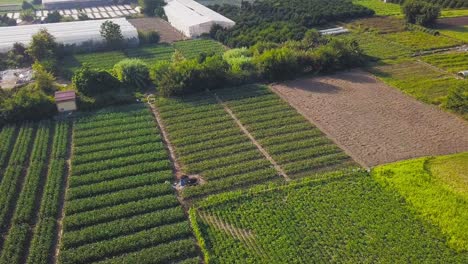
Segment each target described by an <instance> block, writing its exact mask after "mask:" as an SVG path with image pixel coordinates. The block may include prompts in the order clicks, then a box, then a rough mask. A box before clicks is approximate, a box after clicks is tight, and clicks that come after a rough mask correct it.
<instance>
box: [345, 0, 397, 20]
mask: <svg viewBox="0 0 468 264" xmlns="http://www.w3.org/2000/svg"><path fill="white" fill-rule="evenodd" d="M353 3H354V4H356V5H362V6H365V7H367V8H369V9H372V10H374V11H375V14H376V15H378V16H398V15H401V6H400V5H398V4H392V3H384V2H382V1H380V0H353Z"/></svg>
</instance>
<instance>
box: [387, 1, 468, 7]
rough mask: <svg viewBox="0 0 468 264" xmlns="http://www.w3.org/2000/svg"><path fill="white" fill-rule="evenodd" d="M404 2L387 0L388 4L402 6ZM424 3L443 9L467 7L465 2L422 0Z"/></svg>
mask: <svg viewBox="0 0 468 264" xmlns="http://www.w3.org/2000/svg"><path fill="white" fill-rule="evenodd" d="M405 1H406V0H387V2H389V3H394V4H403V3H405ZM423 1H424V2H426V3H431V4H434V5H438V6H441V7H443V8H465V7H468V1H466V0H423Z"/></svg>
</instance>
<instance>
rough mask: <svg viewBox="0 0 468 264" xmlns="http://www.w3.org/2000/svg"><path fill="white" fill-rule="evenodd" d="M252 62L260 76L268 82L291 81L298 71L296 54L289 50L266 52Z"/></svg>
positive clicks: (280, 49) (279, 49)
mask: <svg viewBox="0 0 468 264" xmlns="http://www.w3.org/2000/svg"><path fill="white" fill-rule="evenodd" d="M254 61H255V64H256V65H257V69H258V71H259V72H260V74H261V75H262V76H263V77H265V78H266V79H268V80H285V79H291V78H293V77H294V76H296V74H297V73H298V70H299V65H298V58H297V56H296V53H295V52H294V51H293V50H291V49H289V48H277V49H271V50H267V51H265V52H264V53H262V54H261V55H258V56H257V57H255V58H254Z"/></svg>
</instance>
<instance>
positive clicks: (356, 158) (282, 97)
mask: <svg viewBox="0 0 468 264" xmlns="http://www.w3.org/2000/svg"><path fill="white" fill-rule="evenodd" d="M268 88H269V89H270V90H271V91H272V92H274V93H275V94H276V95H278V96H279V97H280V98H281V100H283V101H284V102H286V103H287V104H288V105H289V106H291V107H292V108H294V109H295V110H296V112H298V113H299V114H300V115H301V116H303V117H304V118H305V119H306V120H307V121H309V122H310V123H311V124H312V125H314V126H316V127H318V129H320V131H322V132H323V133H324V134H325V135H326V136H327V138H328V139H330V140H331V141H333V143H334V144H335V145H337V146H338V147H339V148H341V149H342V150H343V151H344V152H345V153H346V154H347V155H348V156H350V157H351V158H352V159H353V160H354V161H355V162H357V163H358V164H359V165H360V166H361V167H363V168H366V169H369V167H368V166H367V165H366V163H365V162H364V161H362V160H360V159H359V158H358V157H356V156H355V155H353V153H352V152H351V151H349V149H348V148H347V147H345V146H344V145H342V144H340V142H338V141H336V139H335V138H333V137H332V136H331V134H330V133H329V131H328V130H326V129H325V128H324V127H323V126H321V125H319V124H316V123H315V122H314V121H313V120H312V119H311V118H309V117H308V116H307V115H306V114H305V113H304V112H303V111H302V110H300V109H299V108H297V107H295V106H293V105H292V104H290V103H289V101H288V100H287V99H286V98H285V97H284V96H283V95H282V94H281V93H280V92H279V91H277V90H276V89H275V88H274V87H273V86H271V85H268Z"/></svg>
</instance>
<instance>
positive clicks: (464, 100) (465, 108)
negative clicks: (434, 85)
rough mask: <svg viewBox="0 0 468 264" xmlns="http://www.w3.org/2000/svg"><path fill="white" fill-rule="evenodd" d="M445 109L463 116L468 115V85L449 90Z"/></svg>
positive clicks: (462, 84) (463, 84)
mask: <svg viewBox="0 0 468 264" xmlns="http://www.w3.org/2000/svg"><path fill="white" fill-rule="evenodd" d="M445 107H447V108H449V109H452V110H453V111H455V112H458V113H461V114H467V113H468V83H467V82H463V83H460V84H459V85H457V86H456V87H454V88H452V89H451V90H449V93H448V95H447V102H446V103H445Z"/></svg>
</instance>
